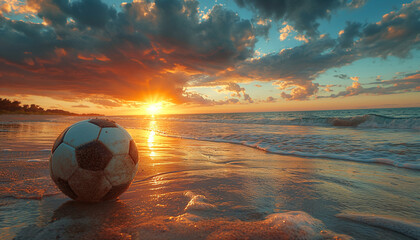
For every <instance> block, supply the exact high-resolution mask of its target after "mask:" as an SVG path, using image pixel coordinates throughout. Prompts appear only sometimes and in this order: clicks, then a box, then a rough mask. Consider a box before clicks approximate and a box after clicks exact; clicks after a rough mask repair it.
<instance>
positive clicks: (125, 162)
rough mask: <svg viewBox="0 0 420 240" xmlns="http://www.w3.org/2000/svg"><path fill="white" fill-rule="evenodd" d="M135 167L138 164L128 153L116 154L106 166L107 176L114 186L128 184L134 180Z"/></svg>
mask: <svg viewBox="0 0 420 240" xmlns="http://www.w3.org/2000/svg"><path fill="white" fill-rule="evenodd" d="M135 167H136V165H135V164H134V163H133V161H132V160H131V158H130V156H129V155H128V154H125V155H116V156H114V157H113V158H112V159H111V161H110V162H109V164H108V166H106V168H105V170H104V173H105V177H106V178H107V179H108V181H109V182H110V183H111V184H112V186H117V185H121V184H126V183H128V182H131V181H132V180H133V177H132V176H133V171H134V170H135Z"/></svg>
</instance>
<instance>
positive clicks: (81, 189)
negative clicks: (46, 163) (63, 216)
mask: <svg viewBox="0 0 420 240" xmlns="http://www.w3.org/2000/svg"><path fill="white" fill-rule="evenodd" d="M137 169H138V151H137V147H136V143H135V142H134V140H133V139H132V138H131V136H130V134H129V133H128V132H127V131H126V130H125V129H124V128H122V127H121V126H120V125H118V124H116V123H115V122H113V121H109V120H105V119H90V120H85V121H81V122H78V123H75V124H73V125H72V126H70V127H68V128H67V129H65V130H64V131H63V132H62V133H61V134H60V135H59V136H58V138H57V140H55V143H54V146H53V148H52V153H51V158H50V174H51V178H52V180H53V181H54V183H55V184H56V185H57V186H58V188H59V189H60V190H61V191H62V192H63V193H64V194H66V195H67V196H69V197H70V198H72V199H74V200H77V201H84V202H99V201H106V200H111V199H115V198H117V197H118V196H119V195H121V194H122V193H123V192H125V191H126V190H127V189H128V187H129V186H130V184H131V182H132V181H133V179H134V177H135V175H136V173H137Z"/></svg>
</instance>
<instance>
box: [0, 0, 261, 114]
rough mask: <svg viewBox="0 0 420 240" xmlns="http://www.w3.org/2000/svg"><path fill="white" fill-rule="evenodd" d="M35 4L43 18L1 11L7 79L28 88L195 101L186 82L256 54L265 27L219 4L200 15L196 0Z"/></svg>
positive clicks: (0, 53)
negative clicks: (28, 18) (116, 5)
mask: <svg viewBox="0 0 420 240" xmlns="http://www.w3.org/2000/svg"><path fill="white" fill-rule="evenodd" d="M28 5H29V6H31V7H32V8H34V9H36V10H37V16H38V17H39V18H42V19H43V20H44V24H38V23H32V22H24V21H17V20H11V19H9V18H6V17H4V16H0V35H1V36H2V37H1V39H0V46H1V47H0V86H1V87H2V88H7V89H15V90H16V91H20V92H21V93H27V94H31V93H36V92H40V91H42V92H44V93H45V92H48V91H49V92H50V93H49V95H52V96H55V97H60V95H62V93H58V92H59V91H61V92H63V91H67V92H72V93H74V94H73V95H74V98H81V97H82V98H89V96H91V95H101V96H103V97H106V96H108V97H109V98H110V99H124V100H129V101H131V100H138V101H148V100H149V99H150V98H151V97H152V98H153V96H155V95H158V94H159V95H161V96H160V98H162V99H165V100H167V101H172V102H177V103H180V102H189V101H190V100H191V101H195V100H196V98H191V99H189V98H188V95H186V94H185V91H184V86H185V85H186V84H187V82H188V81H189V80H191V79H193V78H194V76H198V75H203V74H204V75H207V76H212V75H215V74H217V73H218V72H220V71H225V70H226V69H227V68H229V67H232V66H234V65H235V64H236V63H238V62H241V61H244V60H245V59H248V58H250V57H252V55H253V53H254V49H253V48H254V45H255V42H256V41H257V40H256V34H257V33H256V32H257V30H258V31H260V32H261V29H257V28H256V27H254V25H253V24H252V22H250V21H249V20H242V19H241V18H240V17H239V16H238V15H237V14H236V13H234V12H233V11H230V10H227V9H225V8H223V7H222V6H220V5H215V6H214V7H213V8H212V9H211V10H210V11H209V13H208V16H207V19H202V20H200V19H199V15H198V10H197V6H198V2H196V1H178V0H176V1H172V0H171V1H169V0H158V1H156V2H150V1H139V2H132V3H126V4H123V5H122V6H121V8H122V9H121V11H120V12H118V13H117V12H116V10H115V9H114V8H113V7H111V6H108V5H106V4H105V3H103V2H101V1H100V0H92V1H68V0H61V1H53V0H28ZM69 19H70V20H69ZM75 69H77V70H76V71H75ZM104 106H109V104H107V103H104Z"/></svg>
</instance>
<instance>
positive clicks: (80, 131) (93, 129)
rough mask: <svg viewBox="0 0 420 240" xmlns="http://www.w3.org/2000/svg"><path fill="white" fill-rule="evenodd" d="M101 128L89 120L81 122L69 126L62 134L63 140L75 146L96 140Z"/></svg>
mask: <svg viewBox="0 0 420 240" xmlns="http://www.w3.org/2000/svg"><path fill="white" fill-rule="evenodd" d="M100 131H101V128H100V127H98V126H97V125H95V124H92V123H89V122H87V121H86V122H82V123H78V124H75V125H73V126H71V127H70V129H69V130H68V131H67V133H66V134H65V136H64V142H65V143H67V144H68V145H70V146H72V147H74V148H77V147H79V146H81V145H83V144H86V143H88V142H91V141H93V140H96V139H97V138H98V136H99V132H100Z"/></svg>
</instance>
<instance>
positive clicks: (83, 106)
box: [71, 104, 90, 108]
mask: <svg viewBox="0 0 420 240" xmlns="http://www.w3.org/2000/svg"><path fill="white" fill-rule="evenodd" d="M71 107H74V108H90V107H89V106H87V105H83V104H78V105H73V106H71Z"/></svg>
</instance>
